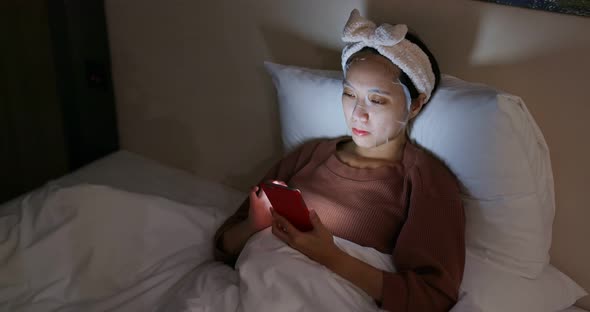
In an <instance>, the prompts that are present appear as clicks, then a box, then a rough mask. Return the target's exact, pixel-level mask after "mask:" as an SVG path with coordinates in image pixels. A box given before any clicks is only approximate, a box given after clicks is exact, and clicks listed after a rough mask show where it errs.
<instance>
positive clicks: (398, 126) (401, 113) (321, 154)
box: [215, 10, 465, 311]
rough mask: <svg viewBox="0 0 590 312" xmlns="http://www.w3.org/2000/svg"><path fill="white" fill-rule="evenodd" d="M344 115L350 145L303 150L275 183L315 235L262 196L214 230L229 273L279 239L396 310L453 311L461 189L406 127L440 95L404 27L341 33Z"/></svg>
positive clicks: (354, 18)
mask: <svg viewBox="0 0 590 312" xmlns="http://www.w3.org/2000/svg"><path fill="white" fill-rule="evenodd" d="M343 40H344V41H345V42H347V43H348V45H347V46H346V47H345V48H344V50H343V52H342V66H343V70H344V74H345V79H344V85H343V94H342V105H343V110H344V115H345V118H346V122H347V125H348V127H349V129H350V130H351V132H352V137H343V138H338V139H334V140H322V141H316V142H310V143H307V144H304V145H303V146H302V147H300V148H299V149H298V150H296V151H295V152H293V153H291V154H290V155H289V156H287V157H285V158H284V159H282V160H281V161H279V163H278V164H276V165H275V167H273V168H272V169H271V170H270V172H268V173H267V175H266V176H265V178H264V180H269V179H270V180H281V181H285V182H286V183H287V184H289V185H290V186H294V187H297V188H299V189H300V190H301V192H302V195H303V197H304V200H305V202H306V204H307V206H308V207H309V208H310V210H311V213H310V215H311V220H312V224H313V225H314V229H313V230H312V231H310V232H299V231H298V230H297V229H296V228H295V227H294V226H293V225H291V224H290V223H289V222H288V221H287V220H286V219H285V218H283V217H281V216H280V215H278V214H277V213H275V212H274V211H273V210H272V208H271V207H270V204H269V202H268V200H267V199H266V198H265V196H264V194H257V191H258V188H257V187H254V188H253V189H252V190H251V191H250V195H249V199H247V200H246V201H245V202H244V203H243V204H242V206H241V207H240V208H239V209H238V211H237V212H236V213H235V214H234V215H233V216H232V217H230V218H229V219H228V220H227V221H226V222H225V223H224V224H223V225H222V226H221V227H220V229H219V230H218V231H217V234H216V237H215V239H216V246H217V249H216V257H217V259H219V260H223V261H226V262H227V263H232V262H233V261H235V259H236V258H237V256H238V255H239V253H240V251H241V250H242V248H243V246H244V244H245V242H246V241H247V240H248V238H249V237H250V236H252V235H253V234H254V233H256V232H258V231H260V230H262V229H264V228H266V227H269V226H272V233H274V235H276V236H277V237H278V238H280V239H281V240H283V241H285V242H286V243H287V244H289V245H290V246H292V247H293V248H295V249H297V250H299V251H300V252H302V253H303V254H305V255H307V256H308V257H309V258H311V259H313V260H315V261H317V262H318V263H320V264H322V265H324V266H325V267H327V268H328V269H330V270H332V271H333V272H335V273H336V274H339V275H340V276H342V277H343V278H345V279H347V280H349V281H350V282H352V283H353V284H355V285H356V286H358V287H359V288H361V289H363V290H364V291H365V292H366V293H367V294H369V295H370V296H371V297H373V298H374V299H375V301H376V302H377V304H379V305H380V306H381V307H382V308H383V309H385V310H391V311H448V310H449V309H450V308H451V307H452V306H453V305H454V304H455V303H456V301H457V299H458V298H457V297H458V290H459V285H460V283H461V279H462V275H463V267H464V257H465V243H464V232H465V217H464V211H463V206H462V203H461V199H460V197H459V187H458V183H457V180H456V178H455V177H454V176H453V175H452V174H451V173H450V172H449V170H448V169H447V168H446V167H445V166H444V165H443V164H442V163H441V162H440V161H438V160H437V159H435V158H434V157H433V156H431V155H430V154H428V153H427V152H425V151H423V150H421V149H420V148H418V147H417V146H415V145H413V144H412V143H411V142H410V141H409V140H408V137H407V134H406V127H407V124H408V122H409V121H411V120H412V119H413V118H415V117H416V116H417V115H418V113H419V112H420V110H421V109H422V107H423V105H424V104H425V103H426V102H427V101H428V100H429V99H430V97H431V95H432V93H433V92H434V91H435V89H436V87H437V85H438V83H439V80H440V72H439V69H438V65H437V63H436V60H435V59H434V57H433V56H432V54H431V53H430V52H429V51H428V49H427V48H426V46H425V45H424V44H423V43H422V42H421V41H420V40H418V39H417V38H416V37H415V36H413V35H411V34H407V27H406V26H405V25H396V26H391V25H388V24H384V25H381V26H379V27H376V26H375V24H373V23H372V22H370V21H368V20H366V19H364V18H362V17H361V16H360V14H359V12H358V11H357V10H354V11H353V12H352V13H351V16H350V18H349V20H348V22H347V25H346V27H345V29H344V36H343ZM333 235H335V236H339V237H341V238H344V239H347V240H350V241H352V242H355V243H357V244H359V245H362V246H368V247H373V248H375V249H377V250H379V251H381V252H383V253H391V254H392V261H393V262H394V266H395V268H396V270H397V272H395V273H391V272H384V271H381V270H379V269H376V268H374V267H372V266H371V265H369V264H366V263H364V262H362V261H360V260H358V259H356V258H354V257H352V256H349V255H348V254H346V253H344V252H343V251H341V250H340V249H339V248H338V247H337V246H336V245H335V244H334V242H333Z"/></svg>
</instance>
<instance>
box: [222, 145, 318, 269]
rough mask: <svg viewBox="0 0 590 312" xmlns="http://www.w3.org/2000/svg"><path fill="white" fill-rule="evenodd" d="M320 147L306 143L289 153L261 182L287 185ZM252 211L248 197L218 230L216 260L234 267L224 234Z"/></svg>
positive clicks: (233, 260)
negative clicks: (225, 247) (282, 182)
mask: <svg viewBox="0 0 590 312" xmlns="http://www.w3.org/2000/svg"><path fill="white" fill-rule="evenodd" d="M318 145H319V141H312V142H309V143H306V144H304V145H302V146H301V147H299V148H298V149H296V150H294V151H293V152H291V153H289V154H288V155H287V156H286V157H284V158H283V159H281V160H279V161H278V162H277V163H276V164H275V165H274V166H273V167H272V168H271V169H270V170H269V171H268V172H267V173H266V175H264V177H263V178H262V179H261V180H260V182H262V181H266V180H280V181H285V182H286V183H287V184H288V183H289V180H290V179H291V177H293V175H294V174H295V173H297V171H299V170H300V169H301V168H303V166H305V165H306V164H307V163H308V162H309V161H310V159H311V157H312V155H313V153H314V151H315V149H316V148H317V146H318ZM249 209H250V202H249V200H248V196H246V199H245V200H244V201H243V202H242V204H241V205H240V207H239V208H238V210H237V211H236V212H235V213H234V214H233V215H231V216H230V217H229V218H228V219H227V220H225V222H224V223H223V224H222V225H221V226H220V227H219V229H217V232H216V233H215V236H214V251H213V254H214V256H215V260H218V261H222V262H225V263H226V264H228V265H231V266H234V264H235V261H236V260H237V258H236V257H235V256H234V255H230V254H228V253H227V252H225V251H224V250H223V249H222V248H221V242H222V240H221V239H222V237H223V234H224V233H225V232H226V231H227V230H229V229H230V228H231V227H233V226H234V225H236V224H238V223H240V222H242V221H244V220H246V219H247V218H248V211H249Z"/></svg>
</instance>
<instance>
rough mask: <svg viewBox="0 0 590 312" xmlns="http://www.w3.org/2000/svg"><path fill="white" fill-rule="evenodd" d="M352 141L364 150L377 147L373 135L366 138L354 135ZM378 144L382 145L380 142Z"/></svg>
mask: <svg viewBox="0 0 590 312" xmlns="http://www.w3.org/2000/svg"><path fill="white" fill-rule="evenodd" d="M352 140H353V141H354V144H356V145H357V146H358V147H363V148H372V147H375V138H374V137H373V136H372V135H369V136H366V137H358V136H355V135H353V136H352ZM378 143H381V142H378ZM379 145H381V144H379ZM379 145H378V146H379Z"/></svg>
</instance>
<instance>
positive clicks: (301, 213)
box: [260, 181, 313, 232]
mask: <svg viewBox="0 0 590 312" xmlns="http://www.w3.org/2000/svg"><path fill="white" fill-rule="evenodd" d="M260 188H261V189H262V191H264V193H265V194H266V197H268V200H269V201H270V204H271V205H272V208H273V209H274V210H275V212H276V213H278V214H280V215H281V216H283V217H284V218H285V219H287V220H289V222H291V224H293V226H295V227H296V228H297V229H298V230H299V231H302V232H307V231H311V230H312V229H313V226H312V225H311V220H310V218H309V210H308V209H307V206H306V205H305V202H304V201H303V197H302V196H301V191H299V190H298V189H296V188H291V187H288V186H284V185H281V184H279V183H277V182H274V181H268V182H263V183H261V184H260Z"/></svg>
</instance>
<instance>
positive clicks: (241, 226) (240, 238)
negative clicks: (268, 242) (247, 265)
mask: <svg viewBox="0 0 590 312" xmlns="http://www.w3.org/2000/svg"><path fill="white" fill-rule="evenodd" d="M256 232H257V231H256V230H255V229H253V228H252V227H251V226H250V223H249V222H248V221H247V220H244V221H241V222H239V223H236V224H234V225H233V226H232V227H230V228H229V229H228V230H227V231H226V232H225V233H223V234H222V235H221V238H220V246H219V248H220V249H221V250H222V251H223V252H225V253H226V254H227V255H228V256H229V257H231V258H237V257H238V255H239V254H240V252H241V251H242V249H243V248H244V245H246V242H247V241H248V239H249V238H250V236H252V235H254V233H256Z"/></svg>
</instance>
